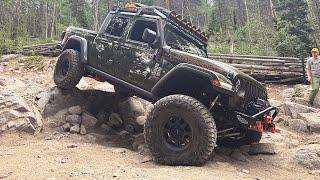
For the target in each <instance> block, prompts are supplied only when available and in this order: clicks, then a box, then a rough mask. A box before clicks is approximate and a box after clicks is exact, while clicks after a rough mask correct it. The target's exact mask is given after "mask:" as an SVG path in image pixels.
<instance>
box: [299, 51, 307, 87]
mask: <svg viewBox="0 0 320 180" xmlns="http://www.w3.org/2000/svg"><path fill="white" fill-rule="evenodd" d="M300 60H301V63H302V73H303V76H302V77H303V83H304V84H306V83H307V77H306V67H305V63H304V57H303V56H302V57H300Z"/></svg>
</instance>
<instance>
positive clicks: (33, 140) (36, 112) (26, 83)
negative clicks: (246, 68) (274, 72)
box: [0, 55, 320, 179]
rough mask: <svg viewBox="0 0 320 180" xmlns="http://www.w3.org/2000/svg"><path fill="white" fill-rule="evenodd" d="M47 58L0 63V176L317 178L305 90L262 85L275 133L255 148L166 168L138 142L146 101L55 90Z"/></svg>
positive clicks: (317, 136) (318, 130) (319, 170)
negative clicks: (274, 110) (273, 110)
mask: <svg viewBox="0 0 320 180" xmlns="http://www.w3.org/2000/svg"><path fill="white" fill-rule="evenodd" d="M55 61H56V58H45V59H44V58H38V59H30V58H28V57H25V56H20V55H6V56H3V57H2V58H0V179H76V178H77V179H320V112H319V109H318V108H312V107H308V106H306V101H305V99H306V97H307V92H308V90H309V89H308V88H309V87H308V86H304V85H299V86H295V87H290V86H274V85H268V90H269V97H270V99H271V103H272V104H273V105H275V106H278V107H279V108H280V109H281V112H280V115H279V117H278V118H277V119H276V122H277V127H278V130H277V133H275V134H265V135H264V137H263V139H262V141H261V143H260V144H255V145H251V146H244V147H241V148H240V149H234V150H232V149H226V148H222V147H217V148H216V149H215V152H214V153H213V154H212V157H211V160H210V161H209V162H208V163H207V164H206V165H204V166H202V167H189V166H185V167H181V166H178V167H171V166H163V165H158V164H155V163H154V162H153V160H152V158H151V157H150V155H149V152H148V149H147V148H146V145H145V144H144V137H143V135H142V134H141V133H142V132H143V124H144V121H145V118H146V115H147V113H148V111H149V110H150V109H151V108H152V104H150V103H149V102H146V101H144V100H142V99H139V98H137V97H130V98H126V97H120V98H119V97H115V94H114V89H113V86H111V85H110V84H107V83H99V82H96V81H94V80H92V79H88V78H83V79H82V80H81V82H80V83H79V85H78V86H77V87H78V88H77V89H75V90H72V91H66V90H61V89H58V88H56V87H55V85H54V83H53V80H52V74H53V69H54V64H55ZM319 105H320V98H319V97H318V98H317V100H316V107H317V106H318V107H319Z"/></svg>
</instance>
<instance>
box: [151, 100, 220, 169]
mask: <svg viewBox="0 0 320 180" xmlns="http://www.w3.org/2000/svg"><path fill="white" fill-rule="evenodd" d="M216 137H217V132H216V125H215V122H214V119H213V117H212V115H211V114H210V112H209V111H208V110H207V108H206V107H205V106H204V105H203V104H202V103H201V102H199V101H198V100H196V99H194V98H192V97H189V96H184V95H173V96H168V97H165V98H163V99H161V100H159V101H158V102H157V103H156V104H155V105H154V108H153V109H152V111H151V112H150V113H149V115H148V118H147V121H146V123H145V139H146V143H147V145H148V147H149V149H150V151H151V153H152V155H153V157H154V159H155V161H156V162H158V163H160V164H167V165H201V164H203V163H205V162H206V160H207V159H208V158H209V156H210V155H211V153H212V152H213V149H214V147H215V144H216Z"/></svg>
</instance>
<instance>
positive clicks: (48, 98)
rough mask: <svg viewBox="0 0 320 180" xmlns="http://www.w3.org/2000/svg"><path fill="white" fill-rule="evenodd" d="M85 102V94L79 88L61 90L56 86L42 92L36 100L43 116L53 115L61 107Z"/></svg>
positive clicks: (64, 107)
mask: <svg viewBox="0 0 320 180" xmlns="http://www.w3.org/2000/svg"><path fill="white" fill-rule="evenodd" d="M85 103H86V99H85V96H84V95H83V92H81V91H80V90H79V89H73V90H62V89H59V88H58V87H54V88H52V89H50V90H48V91H47V92H46V93H43V94H42V96H41V97H40V99H39V100H38V106H39V108H40V109H41V110H42V111H41V113H42V115H43V116H44V117H50V116H53V115H55V114H56V113H57V112H59V111H61V110H63V109H66V108H69V107H72V106H76V105H78V104H85Z"/></svg>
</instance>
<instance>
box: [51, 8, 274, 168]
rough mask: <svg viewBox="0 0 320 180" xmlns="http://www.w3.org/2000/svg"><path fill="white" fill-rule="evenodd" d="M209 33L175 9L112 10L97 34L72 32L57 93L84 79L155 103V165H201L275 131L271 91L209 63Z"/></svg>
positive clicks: (148, 131)
mask: <svg viewBox="0 0 320 180" xmlns="http://www.w3.org/2000/svg"><path fill="white" fill-rule="evenodd" d="M207 42H208V36H207V35H206V34H205V33H204V32H202V31H201V30H199V29H198V28H197V27H195V26H193V25H192V24H191V22H189V21H188V20H186V19H183V18H182V17H181V15H178V14H176V13H175V12H173V11H169V10H167V9H164V8H161V7H155V6H146V5H142V4H137V3H130V4H127V5H126V7H122V8H121V7H117V8H114V9H113V10H112V11H111V12H110V13H109V14H108V16H107V17H106V19H105V21H104V23H103V24H102V26H101V29H100V30H99V31H98V32H94V31H90V30H85V29H80V28H74V27H69V28H68V29H67V30H66V32H65V33H64V34H63V41H62V44H63V52H62V54H61V55H60V57H59V59H58V61H57V64H56V67H55V72H54V82H55V83H56V85H57V86H58V87H60V88H64V89H72V88H74V87H75V86H76V85H77V84H78V82H79V81H80V79H81V78H82V77H83V76H87V77H92V78H94V79H96V80H98V81H103V82H104V81H106V82H109V83H111V84H113V85H114V86H115V89H116V93H123V94H124V93H126V94H128V95H135V96H139V97H141V98H143V99H146V100H148V101H150V102H152V103H154V108H153V109H152V110H151V112H149V115H148V117H147V120H146V123H145V127H144V134H145V140H146V143H147V145H148V147H149V149H150V151H151V153H152V155H153V157H154V159H155V161H156V162H158V163H161V164H169V165H201V164H203V163H205V162H206V160H207V159H208V158H209V156H210V154H211V153H212V152H213V150H214V148H215V147H216V146H217V145H221V146H228V147H239V146H242V145H247V144H251V143H256V142H259V141H260V139H261V135H262V132H265V131H267V132H274V131H275V126H274V123H273V119H274V118H275V116H276V115H277V110H276V108H274V107H271V106H270V105H269V102H268V95H267V91H266V88H265V87H264V86H263V85H262V84H260V83H259V82H257V81H256V80H255V79H253V78H251V77H250V76H248V75H246V74H244V73H242V72H240V71H239V70H237V69H235V68H233V67H231V66H229V65H227V64H224V63H221V62H218V61H215V60H211V59H208V56H207V50H206V48H207Z"/></svg>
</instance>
